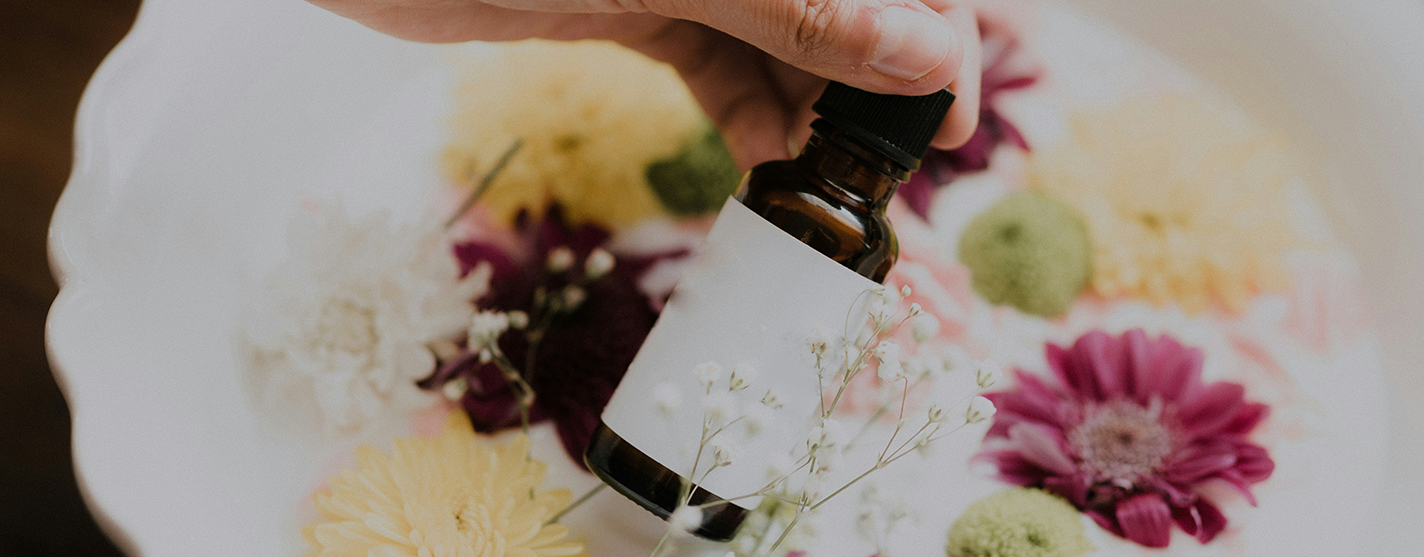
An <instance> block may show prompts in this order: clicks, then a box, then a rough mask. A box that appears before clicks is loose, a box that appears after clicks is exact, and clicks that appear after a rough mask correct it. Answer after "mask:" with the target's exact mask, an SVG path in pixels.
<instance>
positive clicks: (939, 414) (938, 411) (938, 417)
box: [929, 404, 949, 424]
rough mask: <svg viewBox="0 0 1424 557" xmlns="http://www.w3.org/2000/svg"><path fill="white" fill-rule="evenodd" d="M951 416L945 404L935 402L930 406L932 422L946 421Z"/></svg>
mask: <svg viewBox="0 0 1424 557" xmlns="http://www.w3.org/2000/svg"><path fill="white" fill-rule="evenodd" d="M948 418H949V412H948V411H946V410H945V409H944V407H943V406H940V405H938V404H934V405H931V406H930V411H929V419H930V423H932V424H940V423H944V421H945V420H946V419H948Z"/></svg>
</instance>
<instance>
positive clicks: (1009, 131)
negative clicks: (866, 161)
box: [898, 25, 1041, 218]
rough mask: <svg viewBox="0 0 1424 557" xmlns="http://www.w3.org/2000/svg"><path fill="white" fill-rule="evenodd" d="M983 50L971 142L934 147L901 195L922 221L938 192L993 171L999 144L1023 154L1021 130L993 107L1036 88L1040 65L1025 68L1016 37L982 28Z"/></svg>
mask: <svg viewBox="0 0 1424 557" xmlns="http://www.w3.org/2000/svg"><path fill="white" fill-rule="evenodd" d="M979 32H980V33H981V34H982V36H983V39H982V44H983V48H984V73H983V74H982V81H981V83H980V86H979V91H980V93H979V127H978V128H976V129H975V130H974V135H973V136H970V138H969V142H968V143H965V144H964V145H963V146H962V147H960V148H958V149H952V150H949V151H942V150H939V149H935V148H930V150H929V152H927V153H925V157H924V159H923V160H921V161H920V169H919V171H917V172H915V174H913V175H912V176H910V181H909V182H906V183H905V185H903V186H900V190H899V192H898V195H899V197H900V198H901V199H904V200H905V202H906V203H908V204H909V206H910V209H913V210H914V211H915V213H916V214H918V215H920V217H921V218H929V210H930V201H931V200H932V199H933V197H934V192H935V190H937V189H939V188H940V187H941V186H944V185H947V184H949V183H950V182H952V181H954V179H955V178H957V177H959V176H960V175H961V174H964V173H967V172H977V171H980V170H984V169H986V168H989V156H990V155H992V154H993V152H994V148H996V147H998V146H999V144H1001V143H1009V144H1012V145H1014V146H1016V147H1018V148H1020V149H1023V150H1025V151H1027V150H1028V148H1029V147H1028V141H1026V140H1024V137H1023V134H1021V133H1019V130H1018V128H1016V127H1014V125H1013V124H1012V123H1010V122H1009V121H1008V120H1006V119H1004V117H1003V115H1001V114H999V111H998V109H997V108H996V107H995V103H996V102H997V100H998V97H999V95H1000V94H1001V93H1003V92H1005V91H1013V90H1016V89H1023V88H1026V87H1029V86H1032V85H1033V84H1034V83H1037V82H1038V79H1039V75H1040V73H1041V72H1040V70H1039V68H1038V67H1037V66H1036V65H1031V66H1029V67H1025V65H1024V64H1021V63H1018V62H1020V61H1021V55H1022V52H1023V50H1022V48H1021V45H1020V44H1019V41H1018V38H1016V37H1013V36H1012V35H1008V34H1006V31H1002V30H999V29H998V28H996V27H993V26H985V25H980V26H979Z"/></svg>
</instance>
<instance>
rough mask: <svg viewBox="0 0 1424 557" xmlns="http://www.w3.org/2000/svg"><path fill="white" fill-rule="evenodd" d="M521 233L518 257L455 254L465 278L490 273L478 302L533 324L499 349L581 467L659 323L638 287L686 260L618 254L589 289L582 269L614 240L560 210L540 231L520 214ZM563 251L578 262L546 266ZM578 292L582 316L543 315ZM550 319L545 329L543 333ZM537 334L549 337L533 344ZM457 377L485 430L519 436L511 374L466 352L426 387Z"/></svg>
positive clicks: (478, 251)
mask: <svg viewBox="0 0 1424 557" xmlns="http://www.w3.org/2000/svg"><path fill="white" fill-rule="evenodd" d="M515 232H516V233H517V235H518V245H516V246H515V247H513V248H512V249H508V250H506V249H503V248H501V247H499V246H496V245H493V244H488V243H481V242H470V243H464V244H459V245H456V246H455V255H456V257H457V258H458V259H459V260H460V263H461V266H462V268H463V271H464V272H469V270H471V269H473V268H474V267H475V266H477V265H479V264H481V263H487V264H489V265H490V266H491V267H492V274H491V279H490V290H489V293H488V294H486V295H485V297H484V298H481V299H479V300H477V301H476V303H477V305H478V306H479V307H480V308H481V309H485V310H494V311H522V312H525V314H527V315H529V319H530V321H531V325H530V326H529V327H527V328H525V329H522V330H521V329H515V328H511V329H509V330H508V331H506V332H505V333H504V334H503V335H501V336H500V338H499V348H500V350H501V351H502V352H503V353H504V354H505V355H506V356H507V357H508V358H509V360H510V362H512V363H513V364H514V367H515V368H517V369H519V370H520V371H521V372H522V373H523V374H524V379H525V381H527V382H528V383H529V384H530V385H531V386H532V387H533V390H534V393H535V399H534V403H533V406H532V408H531V409H530V421H531V423H533V422H540V421H544V420H551V421H553V422H554V425H555V428H556V429H557V430H558V433H559V438H560V440H561V441H562V442H563V445H564V449H565V450H566V451H568V453H569V456H571V457H573V459H574V460H575V461H576V462H578V463H580V465H582V462H583V451H584V448H585V447H587V446H588V442H589V439H590V438H591V437H592V435H593V430H594V429H595V428H596V427H597V425H598V418H599V415H600V414H601V413H602V412H603V407H604V406H605V405H606V404H607V403H608V399H609V398H610V397H612V396H613V390H614V389H615V388H616V387H617V386H618V382H619V381H620V380H622V378H623V373H624V372H625V371H626V370H627V369H628V364H630V363H632V361H633V356H634V355H636V354H637V352H638V348H639V347H640V346H642V344H643V339H644V338H646V337H647V335H648V331H649V330H651V329H652V326H653V322H654V321H656V320H657V316H658V314H657V312H656V311H655V310H654V309H653V304H652V303H651V301H650V300H649V299H648V297H647V295H646V294H644V293H643V292H642V291H641V290H639V288H638V286H637V280H638V279H639V278H640V277H641V275H642V274H643V273H644V272H645V271H647V270H648V268H649V267H651V266H652V265H653V264H654V263H656V262H657V261H659V260H660V259H663V258H668V257H681V256H683V255H685V252H678V253H667V254H658V255H654V256H620V255H615V256H614V265H613V268H612V269H611V270H610V271H608V272H607V273H606V274H604V275H602V276H600V277H599V278H597V279H594V280H587V279H585V278H583V277H584V272H585V271H584V262H586V261H587V260H588V258H589V255H590V254H591V253H593V251H594V250H595V248H599V247H600V246H602V245H603V244H605V243H606V242H607V241H608V239H609V233H608V231H606V230H604V229H602V228H599V227H597V226H594V225H591V224H584V225H581V226H578V227H569V226H568V225H567V224H566V223H565V222H564V218H563V213H562V211H561V210H560V208H559V207H557V206H553V207H551V208H550V209H549V210H548V212H547V213H546V214H545V215H544V218H543V219H541V220H539V221H537V222H536V221H533V220H532V219H530V218H529V217H528V215H527V214H521V215H519V217H518V218H517V220H516V222H515ZM560 248H567V249H568V250H569V251H571V252H572V253H573V255H574V257H573V262H574V263H573V264H572V265H571V266H569V267H568V268H567V269H564V270H560V271H557V272H554V271H551V270H550V268H549V265H548V261H549V256H550V253H551V252H553V251H554V250H556V249H560ZM570 286H574V287H576V288H577V289H579V290H580V291H581V292H582V293H583V295H582V296H581V298H582V300H581V302H579V303H578V304H576V305H577V308H576V309H574V310H572V311H565V312H559V313H550V312H547V311H541V310H540V309H539V308H541V307H545V304H544V302H542V301H541V300H547V299H548V298H549V297H551V296H556V295H560V293H562V292H565V288H567V287H570ZM545 317H547V319H548V321H547V325H546V326H537V324H538V323H539V322H540V320H541V319H543V318H545ZM534 330H542V331H543V332H542V333H541V334H532V335H531V331H534ZM532 336H538V337H539V338H537V339H535V338H532ZM531 344H533V345H534V349H533V350H532V351H531V350H530V346H531ZM456 377H463V378H465V380H466V381H467V382H468V385H469V389H468V390H467V391H466V392H465V395H464V396H463V397H462V399H461V404H462V405H463V406H464V408H465V411H466V412H467V413H468V414H469V415H470V421H471V422H472V423H473V424H474V427H475V429H476V430H477V431H482V432H495V431H499V430H502V429H507V428H511V427H519V425H520V416H519V406H518V404H517V402H516V399H515V396H514V394H513V391H512V390H511V389H510V386H509V384H508V382H507V381H506V379H505V377H504V375H503V374H502V373H501V372H500V370H499V368H498V367H497V366H495V365H494V364H493V363H485V364H481V363H480V362H479V358H478V356H477V355H476V354H474V353H471V352H469V351H466V352H464V353H462V354H461V355H460V356H458V357H456V358H452V359H451V360H449V361H446V362H443V363H442V365H441V367H440V369H439V370H438V371H437V372H436V373H435V375H433V376H432V377H430V378H429V379H426V380H425V381H423V382H422V383H421V386H422V387H425V388H428V389H439V388H440V387H441V386H442V385H444V384H445V383H446V382H448V381H450V380H452V379H454V378H456Z"/></svg>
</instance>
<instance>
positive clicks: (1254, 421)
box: [1221, 402, 1271, 435]
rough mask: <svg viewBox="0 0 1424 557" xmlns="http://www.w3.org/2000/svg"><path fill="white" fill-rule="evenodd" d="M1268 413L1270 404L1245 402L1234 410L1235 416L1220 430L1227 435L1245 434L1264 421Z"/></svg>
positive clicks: (1269, 412)
mask: <svg viewBox="0 0 1424 557" xmlns="http://www.w3.org/2000/svg"><path fill="white" fill-rule="evenodd" d="M1270 414H1271V407H1270V406H1266V405H1264V404H1260V403H1255V402H1253V403H1250V404H1247V405H1245V406H1242V407H1241V410H1240V411H1238V412H1236V417H1235V418H1232V420H1231V423H1229V424H1226V427H1225V428H1222V430H1221V432H1222V433H1223V434H1227V435H1246V434H1247V433H1251V430H1253V429H1256V426H1257V425H1260V423H1261V422H1263V421H1265V420H1266V417H1267V416H1269V415H1270Z"/></svg>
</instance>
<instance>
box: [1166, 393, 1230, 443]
mask: <svg viewBox="0 0 1424 557" xmlns="http://www.w3.org/2000/svg"><path fill="white" fill-rule="evenodd" d="M1245 395H1246V388H1245V387H1242V386H1241V385H1237V384H1235V383H1226V382H1217V383H1212V384H1210V385H1207V386H1206V388H1205V389H1202V390H1199V391H1197V392H1196V393H1194V394H1192V395H1191V397H1190V398H1188V399H1187V401H1186V402H1185V403H1184V404H1182V407H1181V410H1180V413H1179V414H1178V418H1179V419H1181V422H1182V427H1184V428H1185V429H1186V431H1187V433H1188V434H1190V435H1193V436H1195V437H1198V438H1201V437H1205V436H1208V435H1213V434H1215V433H1217V432H1219V431H1221V429H1222V428H1224V427H1226V425H1227V424H1229V423H1231V421H1232V420H1233V419H1235V418H1236V414H1237V412H1239V411H1240V409H1241V406H1242V405H1243V404H1244V403H1245V400H1244V397H1245Z"/></svg>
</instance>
